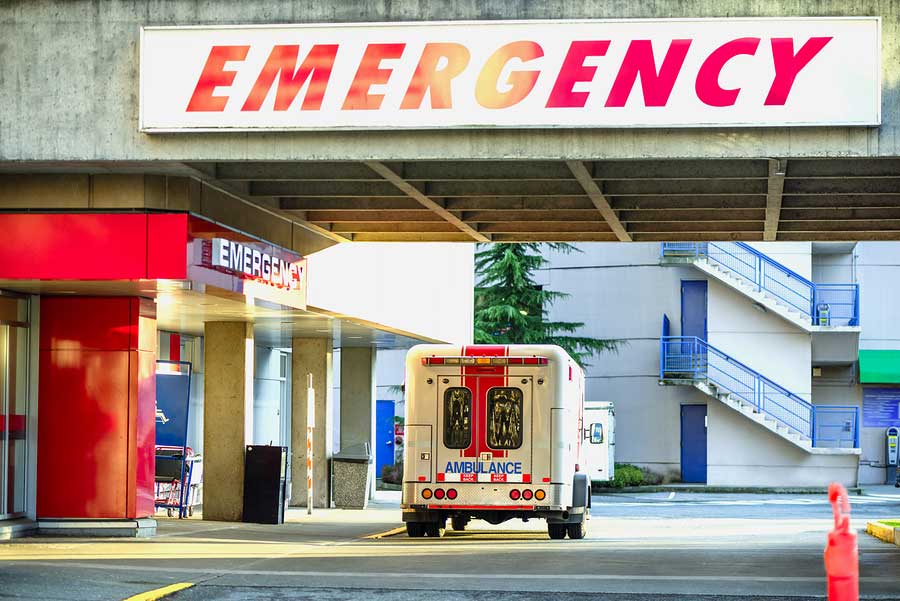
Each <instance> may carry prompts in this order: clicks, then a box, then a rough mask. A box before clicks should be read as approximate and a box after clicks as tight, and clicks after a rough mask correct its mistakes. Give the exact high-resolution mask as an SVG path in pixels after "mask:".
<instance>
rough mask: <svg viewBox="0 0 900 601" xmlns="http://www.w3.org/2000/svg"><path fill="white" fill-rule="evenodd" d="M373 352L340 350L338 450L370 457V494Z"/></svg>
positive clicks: (372, 427) (373, 429) (373, 465)
mask: <svg viewBox="0 0 900 601" xmlns="http://www.w3.org/2000/svg"><path fill="white" fill-rule="evenodd" d="M374 440H375V349H374V348H372V347H358V348H357V347H343V348H341V451H342V452H348V453H355V452H358V453H363V452H364V449H365V446H366V444H368V448H369V453H371V454H372V456H373V460H372V467H371V470H372V479H371V481H372V491H373V492H374V489H375V477H374V474H375V461H374V454H375V453H374V449H373V448H372V444H373V441H374Z"/></svg>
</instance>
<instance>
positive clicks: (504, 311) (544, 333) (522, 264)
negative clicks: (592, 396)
mask: <svg viewBox="0 0 900 601" xmlns="http://www.w3.org/2000/svg"><path fill="white" fill-rule="evenodd" d="M546 246H547V247H549V248H550V249H552V250H555V251H558V252H563V253H571V252H574V251H577V250H578V249H577V248H576V247H574V246H573V245H571V244H565V243H551V244H546ZM579 252H580V251H579ZM547 262H548V261H547V259H545V258H544V256H543V255H542V254H541V245H540V244H536V243H522V244H479V245H478V250H477V252H476V253H475V275H476V284H475V342H476V343H478V344H556V345H558V346H561V347H562V348H564V349H565V350H566V352H568V353H569V355H570V356H571V357H572V358H573V359H574V360H575V361H577V362H578V364H579V365H581V366H582V367H584V366H587V365H590V364H589V363H587V362H586V360H587V359H590V358H591V357H593V356H594V355H597V354H599V353H602V352H604V351H615V350H617V349H618V346H619V341H617V340H601V339H597V338H587V337H584V336H573V335H572V334H573V333H574V332H576V331H577V330H578V329H579V328H581V327H582V326H584V324H583V323H579V322H571V321H547V320H546V319H547V314H548V310H549V308H550V306H551V305H553V303H554V302H555V301H557V300H559V299H563V298H568V297H569V295H568V294H566V293H564V292H557V291H552V290H544V289H543V288H542V287H541V286H538V285H537V284H536V283H535V281H534V277H533V274H534V272H535V270H537V269H540V268H541V267H543V266H544V265H546V264H547Z"/></svg>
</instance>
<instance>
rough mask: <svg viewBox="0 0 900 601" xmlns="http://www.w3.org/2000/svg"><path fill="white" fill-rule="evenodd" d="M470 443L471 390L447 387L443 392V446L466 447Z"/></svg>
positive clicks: (449, 447)
mask: <svg viewBox="0 0 900 601" xmlns="http://www.w3.org/2000/svg"><path fill="white" fill-rule="evenodd" d="M471 444H472V391H471V390H469V389H468V388H460V387H454V388H448V389H447V390H446V391H445V392H444V446H445V447H447V448H448V449H467V448H469V446H470V445H471Z"/></svg>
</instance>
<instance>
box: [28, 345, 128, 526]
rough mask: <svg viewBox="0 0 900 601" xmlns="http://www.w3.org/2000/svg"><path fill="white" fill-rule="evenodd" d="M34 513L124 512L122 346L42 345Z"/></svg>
mask: <svg viewBox="0 0 900 601" xmlns="http://www.w3.org/2000/svg"><path fill="white" fill-rule="evenodd" d="M40 360H41V365H40V388H39V391H40V392H39V394H40V401H39V403H40V408H41V410H40V412H39V413H38V481H37V493H38V494H37V512H38V516H39V517H56V518H66V517H72V518H76V517H85V518H87V517H90V518H124V517H125V516H126V503H127V499H128V486H127V481H128V396H129V386H130V382H129V373H128V352H114V351H113V352H110V351H75V350H64V351H41V353H40Z"/></svg>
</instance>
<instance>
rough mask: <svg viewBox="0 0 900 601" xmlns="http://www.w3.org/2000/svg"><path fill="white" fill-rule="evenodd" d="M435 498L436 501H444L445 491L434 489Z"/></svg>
mask: <svg viewBox="0 0 900 601" xmlns="http://www.w3.org/2000/svg"><path fill="white" fill-rule="evenodd" d="M434 498H435V499H443V498H444V489H443V488H435V489H434Z"/></svg>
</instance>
